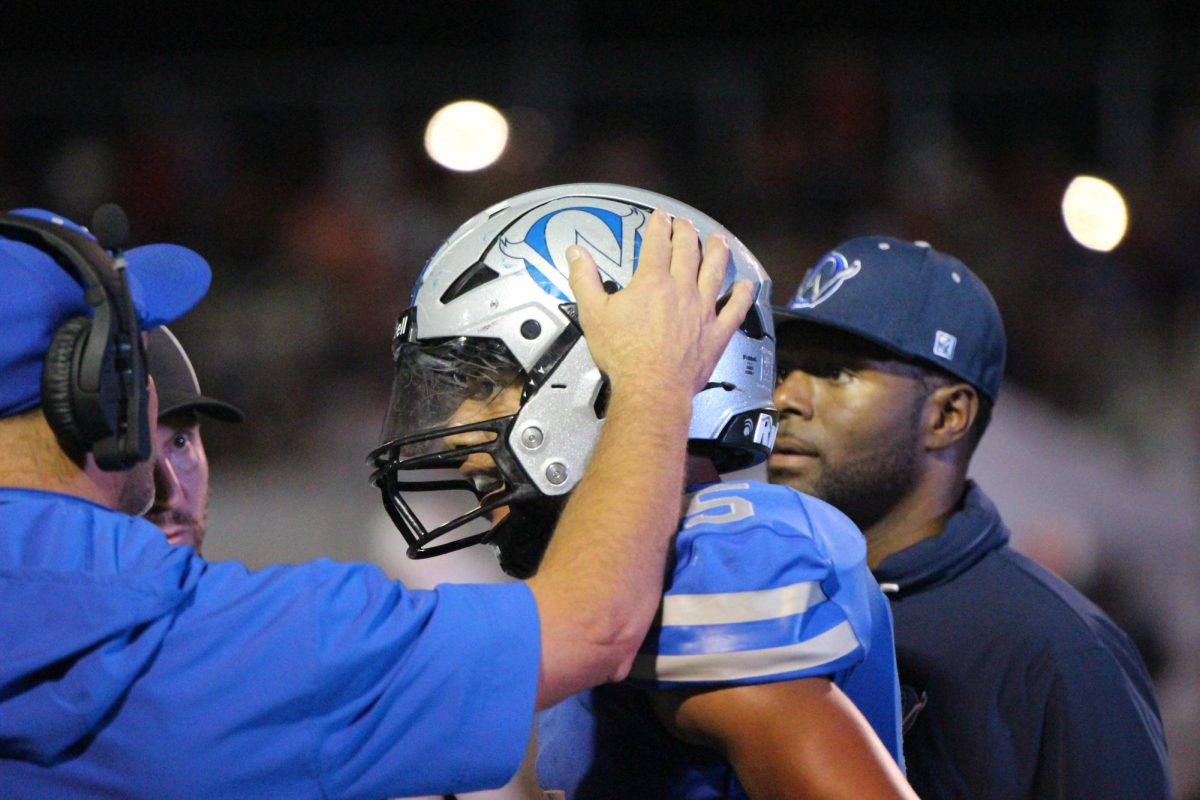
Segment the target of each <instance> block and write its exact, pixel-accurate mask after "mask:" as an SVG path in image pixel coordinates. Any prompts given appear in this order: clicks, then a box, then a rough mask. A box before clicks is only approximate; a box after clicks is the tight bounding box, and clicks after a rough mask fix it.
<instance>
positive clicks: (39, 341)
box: [0, 208, 212, 418]
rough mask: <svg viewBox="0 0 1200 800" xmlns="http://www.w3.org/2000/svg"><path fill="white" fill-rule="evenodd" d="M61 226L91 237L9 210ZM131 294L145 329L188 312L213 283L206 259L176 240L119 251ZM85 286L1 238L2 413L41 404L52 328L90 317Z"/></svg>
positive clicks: (41, 213)
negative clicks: (81, 316)
mask: <svg viewBox="0 0 1200 800" xmlns="http://www.w3.org/2000/svg"><path fill="white" fill-rule="evenodd" d="M9 213H12V214H21V215H23V216H27V217H33V218H35V219H40V220H46V221H49V222H52V223H54V224H56V225H63V226H66V227H68V228H71V229H72V230H74V231H76V232H78V233H82V234H84V235H86V236H88V237H90V238H92V239H95V237H94V236H92V235H91V233H89V232H88V230H87V229H86V228H84V227H82V226H80V225H77V224H76V223H74V222H71V221H70V220H68V219H65V218H63V217H61V216H58V215H57V214H54V213H52V212H50V211H45V210H43V209H31V208H22V209H17V210H15V211H11V212H9ZM124 256H125V262H126V266H127V272H126V275H127V277H128V282H129V289H130V293H131V294H132V296H133V306H134V309H135V310H136V312H137V316H138V321H139V322H140V323H141V325H142V328H143V329H144V330H149V329H151V328H157V327H158V326H159V325H162V324H164V323H167V322H171V321H172V320H175V319H178V318H179V317H180V316H182V315H183V314H185V313H186V312H187V311H188V310H190V309H191V308H192V307H193V306H194V305H196V303H198V302H200V298H202V297H204V293H205V292H207V291H208V285H209V283H210V282H211V281H212V271H211V270H210V269H209V266H208V262H207V261H205V260H204V259H203V258H202V257H201V256H200V255H199V254H198V253H195V252H193V251H192V250H189V249H187V248H186V247H180V246H179V245H174V244H150V245H143V246H141V247H132V248H130V249H128V250H125V251H124ZM83 292H84V288H83V286H82V285H80V284H79V283H78V282H77V281H76V280H75V278H74V276H73V275H72V274H71V273H69V272H68V271H67V270H65V269H64V268H63V267H61V266H60V265H59V264H58V263H57V262H56V261H55V260H54V258H53V257H52V256H51V255H49V254H48V253H46V252H45V251H43V250H40V249H39V248H37V247H34V246H33V245H30V244H26V243H24V242H20V241H17V240H15V239H8V238H5V237H3V236H0V330H3V332H4V333H3V335H2V336H0V418H4V417H9V416H12V415H13V414H19V413H20V412H22V411H27V410H29V409H31V408H34V407H36V406H38V405H39V404H40V403H41V377H42V362H43V360H44V358H45V355H46V349H47V348H48V347H49V346H50V340H51V339H52V338H53V336H54V332H55V331H56V330H57V329H58V327H59V325H61V324H62V323H63V322H64V321H65V320H67V319H68V318H70V317H74V316H78V315H80V314H91V307H90V306H89V305H87V303H85V302H84V299H83Z"/></svg>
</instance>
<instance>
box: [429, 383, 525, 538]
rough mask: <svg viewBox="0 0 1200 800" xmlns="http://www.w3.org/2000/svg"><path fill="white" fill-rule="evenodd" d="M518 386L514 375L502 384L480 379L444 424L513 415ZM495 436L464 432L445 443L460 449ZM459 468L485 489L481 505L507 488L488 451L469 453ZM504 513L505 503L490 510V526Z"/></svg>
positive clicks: (452, 436)
mask: <svg viewBox="0 0 1200 800" xmlns="http://www.w3.org/2000/svg"><path fill="white" fill-rule="evenodd" d="M521 389H522V383H521V381H520V380H519V379H518V378H515V377H514V378H512V379H511V380H509V381H508V382H507V383H505V384H503V385H497V384H493V383H489V382H486V381H484V382H481V383H480V384H479V385H478V386H477V387H476V388H475V389H474V391H472V392H471V395H470V396H469V397H468V398H467V399H466V400H464V401H463V402H462V404H461V405H459V407H458V409H457V410H456V411H455V412H454V414H453V415H452V416H451V417H450V419H449V421H448V422H447V423H446V425H447V427H457V426H459V425H469V424H471V423H473V422H484V421H486V420H489V419H496V418H498V417H507V416H509V415H511V414H515V413H517V411H518V410H519V409H520V408H521ZM495 438H496V437H495V435H494V434H493V433H491V432H490V431H467V432H465V433H457V434H453V435H451V436H447V437H446V438H445V442H446V444H447V445H448V446H449V447H451V448H462V447H470V446H472V445H479V444H486V443H488V442H491V441H494V440H495ZM458 471H459V472H460V473H461V474H462V475H463V477H465V478H466V479H467V480H469V481H471V482H472V483H473V484H474V485H475V488H476V489H477V490H479V491H482V492H484V496H483V498H482V499H481V500H480V504H484V503H486V502H487V501H488V499H489V498H490V497H491V496H492V495H495V494H497V493H499V492H502V491H504V490H505V489H506V488H507V487H506V486H505V484H504V480H503V476H502V475H501V474H500V471H499V469H498V468H497V467H496V462H495V461H493V460H492V457H491V456H490V455H488V454H487V453H472V454H471V455H470V456H468V458H467V460H466V461H465V462H463V464H462V466H460V467H459V468H458ZM506 516H508V507H507V506H501V507H500V508H496V509H493V510H492V511H491V512H489V518H490V519H491V522H492V526H493V527H495V526H496V524H498V523H499V522H500V520H502V519H504V517H506Z"/></svg>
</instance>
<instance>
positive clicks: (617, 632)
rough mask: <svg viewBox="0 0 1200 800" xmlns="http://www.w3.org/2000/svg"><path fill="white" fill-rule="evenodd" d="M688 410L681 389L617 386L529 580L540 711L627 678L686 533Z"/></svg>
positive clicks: (688, 396) (688, 406)
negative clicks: (537, 633)
mask: <svg viewBox="0 0 1200 800" xmlns="http://www.w3.org/2000/svg"><path fill="white" fill-rule="evenodd" d="M691 403H692V398H691V396H690V394H688V393H687V392H686V391H685V390H682V389H681V388H680V387H665V388H663V387H659V388H656V387H639V386H630V387H623V386H614V387H613V395H612V399H611V401H610V404H609V410H608V416H607V418H606V420H605V423H604V428H603V430H602V432H601V435H600V439H599V441H598V442H597V444H596V450H595V453H594V454H593V456H592V460H591V462H590V464H589V467H588V471H587V473H586V475H585V476H584V478H583V479H582V480H581V481H580V482H579V485H578V486H577V487H576V488H575V490H574V492H573V494H572V496H571V500H570V501H569V502H568V503H567V506H566V508H565V509H564V511H563V515H562V518H561V520H560V522H559V525H558V528H557V529H556V530H555V534H554V538H553V539H552V540H551V542H550V546H549V548H548V549H547V551H546V557H545V560H544V561H543V562H542V567H541V569H540V571H539V572H538V575H537V576H536V577H535V578H533V579H531V580H530V581H529V585H530V588H531V589H533V591H534V594H535V596H536V597H537V599H538V608H539V610H540V612H541V616H542V621H541V624H542V682H541V684H540V685H539V690H538V705H539V707H545V706H547V705H551V704H553V703H556V702H558V701H559V700H561V699H562V698H564V697H566V696H568V695H570V694H572V693H574V692H576V691H579V690H581V689H583V688H586V687H588V686H593V685H595V684H598V683H602V682H604V681H606V680H614V679H617V678H621V677H623V676H624V675H625V673H626V672H627V671H628V669H629V666H630V664H631V663H632V659H633V656H634V654H635V653H636V651H637V647H638V645H639V644H641V641H642V639H643V637H644V636H645V635H646V630H647V629H648V627H649V625H650V622H651V620H652V618H653V616H654V612H655V609H657V607H658V600H659V597H660V595H661V594H662V581H663V574H664V569H665V565H666V554H667V550H668V548H669V546H670V541H671V537H672V535H673V534H674V532H675V529H676V527H677V526H678V524H679V503H678V500H677V498H678V497H679V496H680V492H681V491H682V488H683V470H684V460H685V454H686V442H687V429H688V425H689V423H690V419H691Z"/></svg>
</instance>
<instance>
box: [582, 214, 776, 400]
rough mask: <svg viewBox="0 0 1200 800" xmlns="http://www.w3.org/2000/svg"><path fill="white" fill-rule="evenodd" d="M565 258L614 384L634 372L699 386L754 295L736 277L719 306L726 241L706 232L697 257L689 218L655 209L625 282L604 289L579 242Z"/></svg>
mask: <svg viewBox="0 0 1200 800" xmlns="http://www.w3.org/2000/svg"><path fill="white" fill-rule="evenodd" d="M567 260H568V263H569V264H570V268H571V276H570V279H571V290H572V291H573V292H574V293H575V297H576V299H577V300H578V302H579V321H580V324H581V325H582V326H583V330H584V334H585V336H586V337H587V344H588V348H589V349H590V350H591V353H592V358H593V359H594V360H595V362H596V364H597V365H598V366H599V367H600V369H602V370H603V371H604V372H605V373H606V374H607V375H608V377H609V379H610V380H611V381H612V382H613V385H614V386H619V385H621V384H623V383H625V382H626V381H627V380H629V379H631V378H632V379H633V380H635V381H645V382H652V383H653V384H654V385H658V386H663V387H664V388H665V387H672V388H680V387H690V389H691V392H692V393H693V394H694V393H696V392H698V391H699V390H700V389H701V388H702V387H703V386H704V384H705V382H706V381H707V380H708V378H709V376H711V375H712V371H713V368H714V366H715V365H716V363H717V360H718V359H719V358H720V356H721V353H722V352H723V351H724V350H725V346H726V345H727V344H728V343H729V339H730V337H732V336H733V333H734V331H736V330H737V328H738V326H739V325H740V324H741V323H742V320H743V319H744V318H745V316H746V312H747V311H748V310H749V308H750V306H751V305H752V303H753V301H754V295H753V290H752V289H751V287H750V284H749V282H747V281H738V282H737V283H736V284H735V285H734V287H733V289H732V291H731V294H730V298H729V301H728V302H727V303H726V304H725V306H724V307H723V308H722V309H721V312H720V313H719V314H718V313H717V310H716V303H717V298H718V296H719V294H720V292H721V284H722V283H723V282H724V279H725V269H726V265H727V264H728V263H729V245H728V243H727V242H726V241H725V238H724V237H723V236H721V235H720V234H712V235H710V236H709V237H708V241H706V242H705V243H704V251H703V259H702V258H701V250H700V240H699V235H698V234H697V233H696V228H695V226H694V225H693V224H692V223H691V222H689V221H688V220H685V219H682V218H676V219H674V220H672V219H671V217H670V216H669V215H668V214H666V213H665V212H663V211H661V210H656V211H655V212H654V213H653V214H651V215H650V219H649V221H648V223H647V226H646V236H645V238H644V239H643V240H642V247H641V253H640V255H639V258H638V267H637V271H636V272H635V273H634V275H633V279H632V280H630V282H629V285H628V286H627V287H626V288H625V289H623V290H621V291H618V292H615V293H614V294H611V295H610V294H608V293H607V292H606V291H605V287H604V285H603V284H602V282H601V279H600V274H599V270H598V268H597V267H596V262H595V260H593V258H592V256H591V254H590V253H589V252H588V251H587V250H586V249H585V248H584V247H581V246H579V245H573V246H571V247H568V248H567Z"/></svg>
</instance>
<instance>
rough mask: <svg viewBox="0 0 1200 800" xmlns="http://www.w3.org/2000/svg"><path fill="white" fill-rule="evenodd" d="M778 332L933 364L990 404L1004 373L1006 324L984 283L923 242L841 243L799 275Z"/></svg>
mask: <svg viewBox="0 0 1200 800" xmlns="http://www.w3.org/2000/svg"><path fill="white" fill-rule="evenodd" d="M773 311H774V312H775V315H774V316H775V325H776V327H778V326H780V325H782V324H784V323H786V322H788V321H790V320H801V321H804V322H808V323H812V324H815V325H822V326H825V327H830V328H836V329H838V330H842V331H846V332H847V333H852V334H855V335H857V336H860V337H862V338H863V339H866V340H868V341H871V342H874V343H875V344H877V345H880V346H882V347H884V348H886V349H887V350H891V351H892V352H894V353H896V354H897V355H900V356H903V357H905V358H909V359H915V360H918V361H922V362H925V363H927V364H932V365H933V366H935V367H938V368H939V369H941V370H943V371H945V372H948V373H950V374H951V375H954V376H956V377H958V378H961V379H962V380H964V381H966V382H967V383H969V384H971V385H972V386H974V387H975V389H977V390H978V391H979V392H981V393H982V394H983V395H985V396H986V397H987V398H988V399H990V400H991V401H992V402H995V401H996V396H997V395H998V394H999V393H1000V382H1001V379H1002V378H1003V376H1004V358H1005V343H1004V323H1003V321H1002V320H1001V319H1000V310H999V309H998V308H996V301H995V300H993V299H992V295H991V293H990V292H988V290H987V287H986V286H984V285H983V281H981V280H979V278H978V277H976V275H975V273H973V272H971V270H969V269H967V267H966V265H964V264H963V263H962V262H961V261H959V260H958V259H957V258H954V257H953V256H950V255H947V254H945V253H939V252H938V251H937V250H934V249H933V248H932V247H930V246H929V245H927V244H924V243H916V244H914V243H913V242H905V241H902V240H900V239H890V238H886V237H882V236H864V237H861V238H858V239H851V240H849V241H846V242H843V243H842V244H840V245H838V246H837V247H835V248H834V249H833V250H831V251H829V252H828V253H826V254H825V255H824V256H823V257H822V258H821V260H820V261H818V262H817V263H816V264H815V265H814V266H813V267H812V268H811V269H810V270H809V271H808V272H807V273H806V274H805V276H804V280H803V281H801V282H800V287H799V288H798V289H797V290H796V293H795V294H794V295H793V296H792V298H791V299H790V301H789V302H788V304H787V305H786V306H776V307H774V309H773Z"/></svg>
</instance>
